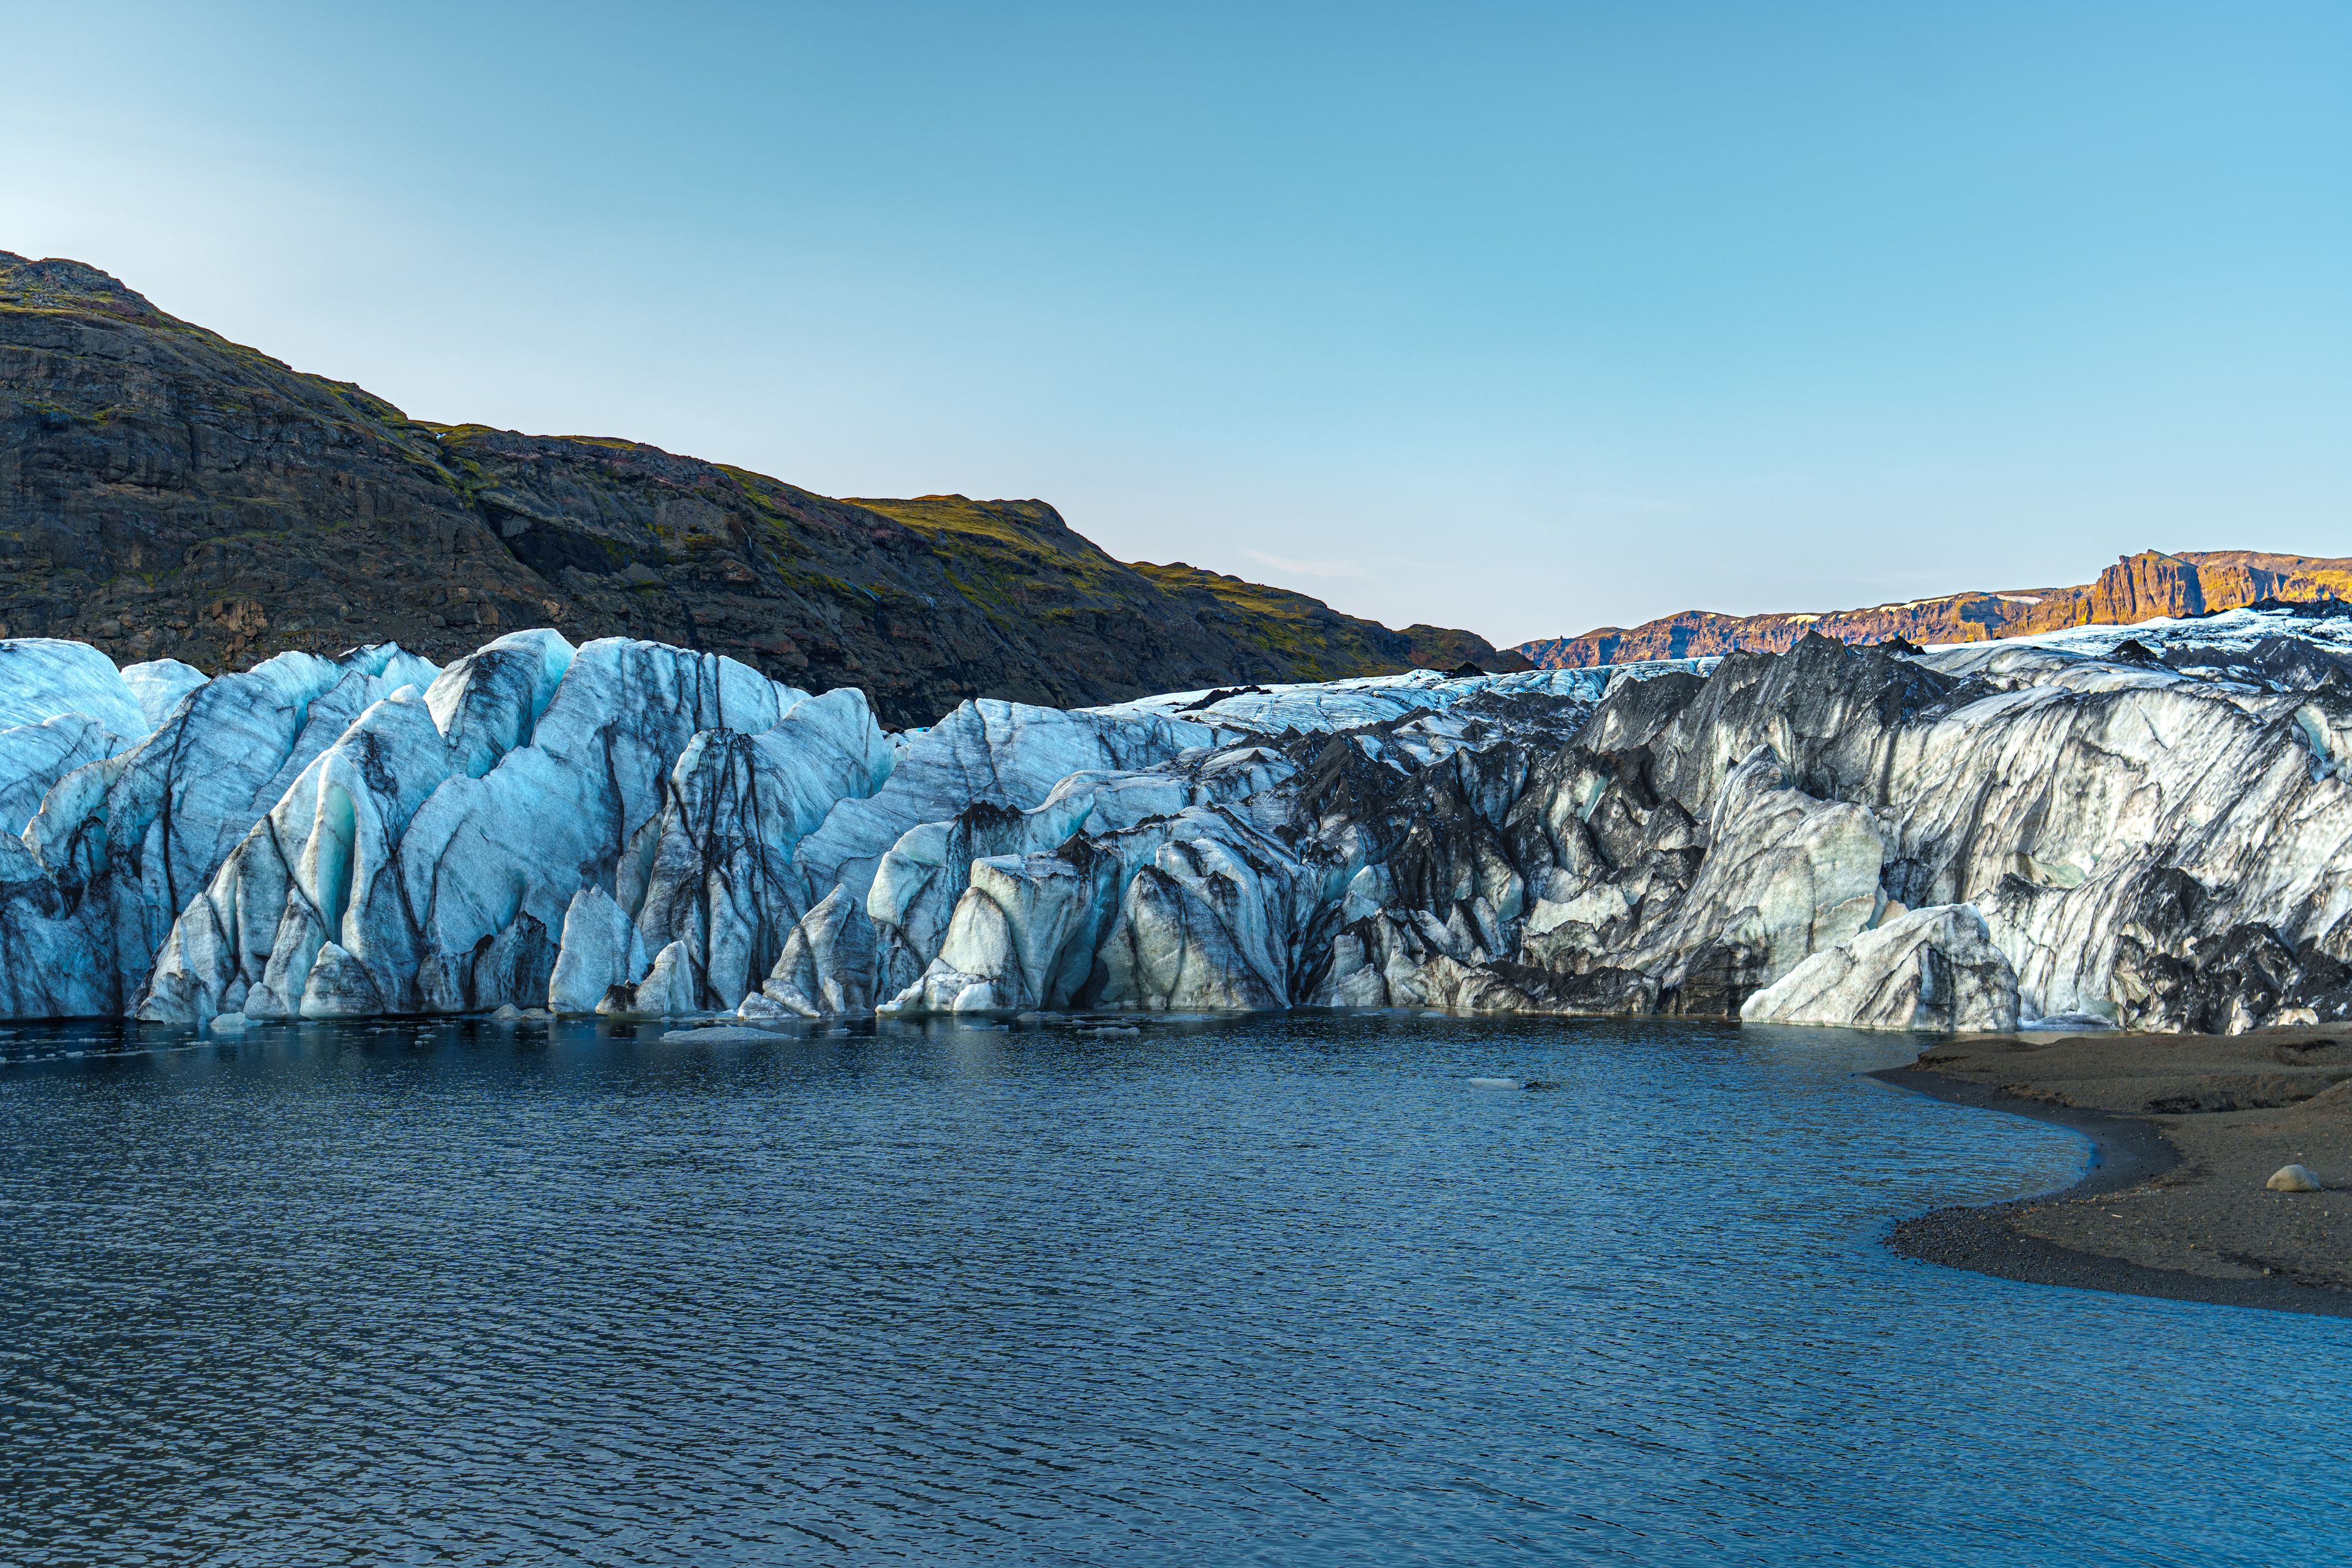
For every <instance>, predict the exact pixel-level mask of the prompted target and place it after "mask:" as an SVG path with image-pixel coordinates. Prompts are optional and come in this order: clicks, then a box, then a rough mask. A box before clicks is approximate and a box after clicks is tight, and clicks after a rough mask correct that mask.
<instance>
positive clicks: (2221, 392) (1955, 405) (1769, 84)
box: [0, 5, 2352, 646]
mask: <svg viewBox="0 0 2352 1568" xmlns="http://www.w3.org/2000/svg"><path fill="white" fill-rule="evenodd" d="M5 17H6V21H7V26H8V28H9V31H10V35H11V37H12V38H14V39H15V40H16V42H17V44H18V46H19V54H20V58H24V59H26V60H31V61H38V60H49V61H52V62H55V65H56V68H50V69H45V70H41V71H38V72H34V73H30V74H29V75H27V76H25V77H21V78H20V79H17V80H16V81H15V82H13V83H12V86H11V89H10V91H9V93H8V95H7V96H6V98H5V100H0V128H5V131H6V132H7V134H8V135H9V137H10V139H11V144H12V145H14V146H16V148H17V149H18V152H17V154H16V157H15V158H14V159H13V160H12V168H11V170H10V173H9V174H8V175H7V176H6V178H5V180H0V248H5V249H8V250H14V251H17V252H20V253H23V254H26V255H29V256H36V257H38V256H63V257H70V258H74V259H77V260H80V261H84V262H87V263H89V264H90V265H92V266H95V267H98V268H102V269H104V270H106V271H108V272H110V273H112V274H114V275H115V276H117V277H119V278H121V279H123V281H124V282H125V283H126V284H128V285H129V286H130V287H131V288H133V289H138V290H139V291H140V292H142V294H145V295H146V296H148V297H149V298H150V299H152V300H154V301H155V302H156V304H157V305H158V306H159V307H161V308H162V309H163V310H169V311H171V312H172V313H173V314H174V315H178V316H181V317H184V318H185V319H187V320H190V321H196V322H199V323H201V324H203V325H205V326H206V327H209V328H212V329H214V330H215V331H220V332H222V333H224V334H225V335H226V336H228V337H230V338H233V339H236V340H237V341H239V342H247V343H250V344H252V345H254V346H255V347H257V348H259V349H261V350H263V351H265V352H267V353H271V354H273V355H275V356H277V357H278V358H280V359H283V360H285V361H287V362H288V363H291V364H293V365H295V366H296V367H297V368H299V369H302V370H305V371H310V372H313V373H316V374H323V375H329V376H332V377H334V378H336V379H339V380H347V381H355V382H357V383H359V384H362V385H364V386H366V387H367V388H369V389H370V390H371V391H373V392H374V393H377V394H379V395H383V396H384V397H387V398H389V399H390V400H391V401H393V402H394V403H395V404H398V405H401V406H402V407H404V409H406V410H407V411H408V412H409V413H411V414H413V415H415V416H418V417H422V418H428V419H434V420H441V421H450V422H472V423H482V424H489V425H496V426H508V427H512V428H518V429H523V430H530V431H534V432H541V433H550V434H594V435H609V436H621V437H628V438H630V439H634V440H640V441H646V442H649V443H651V444H653V445H656V446H659V447H666V448H668V449H671V450H674V451H678V452H683V453H688V454H691V455H693V456H695V457H698V458H709V459H712V460H717V461H723V462H728V463H732V464H736V465H739V466H741V467H745V468H754V469H758V470H760V471H762V472H766V473H771V474H773V475H775V476H777V477H778V478H781V479H786V480H789V481H790V482H792V483H793V484H797V485H802V486H805V487H806V488H808V489H814V490H818V491H822V492H824V493H827V494H833V495H877V496H878V495H917V494H922V493H946V492H956V493H961V494H965V495H970V496H975V497H982V498H996V497H1019V498H1027V497H1035V498H1038V499H1041V500H1045V501H1048V502H1050V503H1051V504H1053V505H1054V506H1055V508H1056V509H1057V510H1060V511H1061V512H1062V514H1063V515H1064V516H1065V517H1066V519H1068V521H1070V523H1071V525H1072V526H1073V527H1074V528H1076V529H1077V530H1078V531H1081V532H1083V533H1085V534H1087V536H1088V537H1090V538H1092V539H1094V540H1095V541H1096V542H1098V543H1100V544H1101V545H1102V546H1103V547H1104V548H1105V549H1107V550H1108V551H1110V552H1112V553H1113V554H1115V555H1117V556H1118V557H1120V558H1121V559H1126V560H1150V561H1169V560H1179V559H1181V560H1184V561H1189V562H1191V563H1193V564H1195V565H1198V566H1203V567H1208V568H1213V569H1214V570H1217V571H1220V572H1226V573H1231V574H1235V575H1239V576H1244V577H1248V578H1252V579H1255V580H1257V581H1261V582H1268V583H1274V584H1280V585H1282V586H1285V587H1289V588H1293V589H1297V590H1298V591H1300V592H1303V593H1307V594H1312V595H1315V596H1316V597H1318V598H1321V599H1324V600H1326V601H1328V602H1329V603H1330V604H1332V605H1335V606H1336V607H1338V608H1340V609H1342V610H1346V611H1349V612H1350V613H1353V614H1359V615H1365V616H1375V617H1377V618H1379V619H1381V620H1384V621H1386V622H1388V623H1390V624H1391V625H1399V626H1402V625H1405V624H1408V623H1411V622H1415V621H1426V622H1433V623H1437V624H1442V625H1453V626H1467V627H1470V628H1472V629H1474V630H1476V631H1477V632H1479V633H1480V634H1482V635H1484V636H1486V637H1490V638H1491V639H1493V640H1494V641H1495V642H1496V643H1497V644H1498V645H1506V646H1507V645H1509V644H1513V643H1518V642H1522V641H1526V640H1528V639H1530V638H1534V637H1556V636H1563V635H1573V634H1576V633H1580V632H1582V631H1585V630H1588V629H1591V628H1592V627H1595V626H1608V625H1616V626H1633V625H1635V624H1637V623H1639V622H1641V621H1643V620H1644V619H1648V618H1651V617H1653V616H1659V615H1664V614H1670V613H1673V612H1675V611H1678V610H1684V609H1691V608H1705V609H1715V610H1722V611H1726V612H1730V613H1752V612H1759V611H1766V610H1827V609H1842V608H1849V607H1855V606H1861V605H1874V604H1884V603H1895V602H1900V601H1904V600H1909V599H1915V598H1919V597H1923V596H1927V595H1936V594H1942V593H1948V592H1954V591H1958V590H1962V589H1970V588H1985V589H1995V588H1999V587H2001V586H2003V585H2006V584H2041V585H2061V584H2073V583H2081V582H2087V581H2089V580H2090V579H2091V578H2092V577H2094V576H2095V574H2097V573H2098V571H2099V570H2100V569H2101V568H2102V567H2104V566H2105V565H2106V564H2108V563H2111V562H2112V561H2113V560H2114V559H2115V558H2116V556H2117V555H2120V554H2124V553H2127V552H2133V551H2137V550H2140V549H2145V548H2158V549H2166V550H2176V551H2179V550H2219V549H2231V548H2246V549H2261V550H2275V551H2289V552H2305V553H2310V554H2320V555H2337V554H2352V540H2347V529H2346V522H2347V517H2348V516H2352V507H2347V502H2352V441H2347V439H2345V435H2346V426H2347V416H2352V299H2347V291H2346V290H2345V289H2344V288H2343V281H2344V279H2346V278H2347V277H2352V199H2347V198H2352V12H2346V11H2344V10H2342V9H2341V8H2336V7H2328V6H2321V5H2308V6H2299V5H2279V6H2271V7H2264V8H2263V10H2262V11H2261V12H2260V13H2259V14H2252V13H2248V12H2246V11H2244V10H2242V9H2239V8H2225V7H2222V6H2220V5H2173V6H2166V7H2161V8H2153V9H2151V8H2134V7H2126V6H2121V5H2115V6H2107V5H2077V6H2069V7H2065V8H2063V11H2052V10H2051V9H2049V8H2037V7H2029V6H2001V5H1995V6H1985V7H1978V8H1974V9H1971V10H1970V11H1969V13H1968V14H1967V15H1965V16H1949V17H1935V16H1914V15H1910V14H1902V13H1893V12H1886V11H1884V10H1881V9H1877V8H1873V7H1867V6H1860V5H1806V6H1801V7H1795V8H1784V9H1776V10H1774V11H1771V12H1769V13H1766V12H1761V11H1757V10H1753V9H1749V8H1744V7H1737V6H1714V5H1675V6H1668V7H1658V8H1651V9H1646V10H1643V11H1640V12H1628V11H1621V10H1618V9H1616V8H1611V7H1589V6H1571V7H1566V8H1552V7H1545V8H1534V7H1518V6H1508V5H1500V6H1490V7H1483V8H1479V9H1475V10H1467V11H1446V12H1443V13H1440V12H1423V11H1414V10H1403V9H1394V8H1384V7H1373V8H1364V7H1352V8H1347V9H1339V8H1319V7H1298V8H1289V9H1286V10H1284V11H1283V12H1281V13H1280V14H1279V15H1274V16H1269V15H1265V14H1262V13H1260V12H1257V11H1255V10H1250V9H1245V8H1232V9H1224V8H1208V7H1186V8H1185V9H1184V10H1183V11H1181V13H1178V12H1150V11H1144V10H1127V11H1119V12H1107V11H1097V10H1093V9H1087V8H1081V7H1063V6H1052V5H1039V6H1015V7H1003V8H993V9H992V10H990V11H989V12H988V13H986V14H984V15H982V14H979V13H973V12H968V11H964V10H961V9H958V8H951V7H927V6H915V5H900V6H888V5H881V6H872V7H862V8H859V9H858V10H856V12H854V13H850V12H837V11H835V12H827V11H820V10H815V9H805V8H797V7H782V8H774V7H756V8H755V7H740V8H739V7H726V6H704V7H691V8H685V9H680V10H676V11H668V12H665V13H663V14H662V16H660V17H659V18H658V19H655V20H646V19H644V18H640V17H636V16H631V15H630V14H628V13H626V12H623V11H618V10H611V11H606V10H598V9H593V8H591V9H585V10H583V9H577V8H566V9H565V10H562V11H554V10H546V11H540V12H533V11H531V10H530V9H528V8H509V9H501V10H499V11H496V12H494V13H479V12H476V11H471V10H460V9H457V8H454V7H446V8H436V7H431V6H427V7H421V8H412V9H411V10H408V11H405V12H404V13H401V14H400V16H398V17H397V18H393V17H391V16H389V15H388V14H387V15H384V16H363V15H344V14H322V13H318V12H314V11H310V10H304V9H300V8H296V7H290V6H289V7H278V6H269V5H236V6H230V7H224V8H218V9H215V11H213V12H212V13H210V14H208V15H206V16H195V15H194V14H184V13H181V12H179V11H175V10H173V9H171V8H165V7H155V6H147V5H128V6H124V7H120V8H117V9H116V10H115V11H112V12H110V13H109V15H108V25H107V26H106V27H105V28H104V29H103V33H102V37H99V36H97V35H93V34H92V32H91V28H90V26H89V21H88V19H87V18H79V17H76V16H71V15H68V14H66V13H60V12H56V11H53V10H48V9H42V8H35V7H31V6H21V5H7V6H5ZM94 40H95V41H99V42H102V44H103V48H104V53H103V56H102V58H103V60H104V64H105V68H104V69H103V70H93V69H89V68H73V67H74V62H76V61H79V60H83V59H85V58H88V57H89V51H90V49H91V47H92V46H93V42H94Z"/></svg>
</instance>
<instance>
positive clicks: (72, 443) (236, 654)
mask: <svg viewBox="0 0 2352 1568" xmlns="http://www.w3.org/2000/svg"><path fill="white" fill-rule="evenodd" d="M549 625H552V626H559V627H561V628H562V631H563V632H564V634H565V635H566V637H569V638H571V639H572V640H573V641H575V642H585V641H588V640H591V639H596V638H602V637H631V638H640V639H648V640H660V641H666V642H670V643H676V644H680V645H683V646H684V647H687V648H688V649H689V650H691V651H695V652H708V653H719V654H724V655H726V656H728V657H730V658H734V659H736V660H737V661H738V662H740V663H742V664H744V665H747V666H750V667H751V668H754V669H756V670H758V671H760V672H761V674H763V675H766V676H768V677H770V678H772V679H777V680H782V681H787V682H790V683H792V684H793V685H795V686H802V687H814V688H818V689H823V688H827V687H840V686H855V687H857V688H858V689H861V690H863V691H865V692H866V698H867V701H868V703H869V705H870V706H871V707H872V708H873V709H874V710H875V712H876V714H877V717H879V718H880V719H882V720H883V721H887V722H888V723H891V724H924V723H929V722H930V721H933V720H935V719H937V718H938V717H939V716H940V715H941V714H943V713H945V712H947V711H948V710H950V709H952V708H953V707H954V706H955V705H956V703H957V702H958V701H960V700H963V699H965V698H972V697H994V698H1003V699H1011V700H1019V701H1023V702H1029V703H1044V704H1055V705H1077V704H1084V703H1094V702H1107V701H1113V700H1120V699H1124V698H1129V697H1134V696H1137V695H1139V694H1142V693H1146V692H1151V691H1164V690H1169V689H1174V688H1178V687H1185V686H1193V687H1202V686H1208V685H1210V684H1213V683H1214V682H1218V681H1228V682H1231V681H1242V682H1247V681H1276V680H1301V679H1331V678H1335V677H1342V676H1356V675H1370V674H1377V673H1382V672H1391V671H1401V670H1403V669H1406V668H1412V667H1413V666H1415V665H1416V664H1435V665H1437V666H1438V667H1439V668H1454V666H1455V665H1457V664H1459V663H1461V662H1463V661H1464V660H1468V661H1471V662H1474V663H1476V664H1477V665H1479V667H1480V668H1487V669H1510V668H1527V664H1526V661H1525V660H1524V659H1521V658H1518V657H1517V656H1516V655H1502V654H1498V653H1496V650H1495V649H1494V648H1493V647H1490V646H1489V645H1488V644H1486V642H1485V641H1484V640H1482V639H1480V638H1478V637H1475V636H1474V635H1472V634H1470V633H1468V632H1456V631H1448V630H1444V629H1443V628H1437V627H1430V626H1414V627H1411V628H1408V629H1407V630H1405V631H1402V632H1400V631H1393V630H1391V629H1390V628H1389V627H1387V626H1381V625H1379V624H1378V623H1376V622H1371V621H1365V620H1360V619H1358V618H1356V617H1353V616H1343V615H1340V614H1339V612H1337V611H1335V610H1333V609H1331V608H1330V607H1329V606H1328V605H1323V604H1321V603H1320V602H1318V601H1317V600H1314V599H1309V598H1307V597H1306V596H1304V595H1297V594H1286V593H1284V592H1283V591H1281V590H1278V589H1271V588H1264V587H1260V586H1258V585H1255V584H1245V583H1242V582H1240V581H1239V580H1238V579H1234V578H1226V577H1219V576H1217V575H1216V574H1207V573H1197V572H1194V571H1193V570H1192V568H1189V567H1181V566H1176V567H1138V566H1131V565H1129V564H1127V563H1121V562H1118V561H1115V560H1113V559H1112V558H1111V557H1109V556H1108V555H1107V554H1105V553H1104V552H1102V551H1101V550H1099V549H1097V547H1096V546H1095V545H1094V544H1093V543H1092V542H1090V541H1088V540H1087V539H1086V538H1084V537H1083V536H1081V535H1079V534H1078V533H1076V531H1073V530H1072V529H1071V528H1070V527H1069V526H1068V525H1067V524H1066V523H1065V522H1064V521H1062V518H1061V517H1060V515H1059V514H1058V513H1056V512H1055V510H1054V509H1053V508H1052V507H1050V506H1047V505H1045V504H1044V503H1043V502H1041V501H1034V500H1013V501H972V500H966V499H965V498H963V497H961V496H926V497H922V498H919V499H917V500H870V501H843V500H831V499H829V498H826V497H824V496H819V495H814V494H812V493H810V492H809V491H807V490H803V489H798V488H796V487H794V486H792V485H789V484H785V483H782V481H780V480H776V479H769V478H767V477H765V476H763V475H760V474H755V473H751V472H748V471H746V470H744V469H741V468H729V467H726V466H723V465H720V464H716V463H708V462H701V461H698V460H697V459H695V458H684V457H678V456H676V455H674V454H671V453H668V452H664V451H661V450H659V449H657V448H656V447H647V446H643V445H640V444H638V443H635V442H631V441H621V440H611V439H604V438H589V437H544V436H524V435H518V434H516V433H515V432H512V431H507V430H494V429H488V428H486V427H484V426H476V425H435V424H431V423H428V422H425V421H423V420H415V419H411V418H409V417H408V416H405V415H404V414H403V413H402V412H401V411H400V410H399V409H397V408H394V407H393V406H392V405H390V404H387V403H385V402H384V401H383V399H381V398H378V397H374V396H372V395H369V394H368V393H367V392H365V391H363V390H362V389H361V388H359V387H356V386H353V385H351V384H348V383H342V382H333V381H328V380H325V379H323V378H321V377H319V376H314V375H306V374H300V373H299V372H296V371H294V370H291V369H289V367H287V366H286V365H284V364H281V363H278V361H276V360H273V359H270V358H269V357H268V356H267V355H265V354H262V353H257V352H255V351H254V350H252V349H248V348H245V347H242V346H240V345H238V344H236V343H232V342H227V341H226V340H224V339H222V338H220V337H218V336H215V334H213V333H211V332H208V331H205V330H204V329H202V328H201V327H196V326H194V325H191V324H190V323H188V322H185V321H178V320H176V319H174V318H173V317H172V316H169V315H167V314H165V313H164V312H163V311H162V310H157V309H156V308H155V307H154V306H153V305H152V304H150V303H149V302H148V301H147V300H144V299H142V297H140V296H139V295H138V294H136V293H134V292H132V291H131V289H127V288H125V287H123V285H122V284H121V283H120V282H117V281H116V280H115V279H112V278H110V277H108V276H107V275H106V274H105V273H103V272H100V271H99V270H97V269H96V268H91V267H87V266H84V265H82V264H81V263H79V262H75V261H61V260H52V261H28V260H26V258H22V257H18V256H12V255H9V254H7V253H5V252H0V637H9V636H14V637H18V638H25V637H56V638H64V637H73V638H78V639H80V640H82V641H85V642H88V643H90V644H93V645H95V646H96V647H99V648H101V649H103V650H104V651H105V652H106V653H107V654H109V655H111V656H113V657H114V658H123V659H134V660H146V661H150V662H151V666H159V665H160V664H161V663H162V662H165V661H175V660H176V661H185V662H184V664H180V665H178V666H177V668H180V669H188V668H189V667H191V666H200V667H202V668H203V669H204V670H210V671H215V672H217V671H219V670H223V669H233V668H241V667H245V666H247V665H250V664H253V663H255V662H257V661H259V660H261V659H263V658H266V657H268V656H269V655H272V654H276V653H279V652H283V651H289V650H294V651H301V652H307V653H311V654H320V655H324V654H327V653H329V652H331V650H333V649H336V648H340V647H345V646H347V645H349V644H350V643H352V642H353V641H355V640H358V639H359V638H361V637H369V638H373V639H377V640H390V641H397V642H398V643H400V644H401V645H402V646H403V647H405V648H407V649H408V650H410V651H411V652H412V653H415V654H419V655H421V656H424V657H426V658H431V659H433V660H435V661H436V662H446V661H449V660H452V659H455V658H459V657H461V656H462V655H464V654H466V653H468V652H470V651H472V650H473V649H474V648H475V647H478V645H480V644H481V643H483V642H484V641H487V640H489V639H491V638H494V637H498V636H499V634H500V633H501V632H503V631H508V630H512V629H515V628H518V627H525V626H549ZM174 679H179V678H176V677H175V678H174ZM149 689H151V690H152V692H153V694H154V700H157V701H159V702H160V701H162V700H163V699H164V697H165V696H166V695H176V694H177V692H175V691H174V690H173V684H172V681H171V680H163V681H162V683H161V684H156V683H155V682H153V681H151V682H150V683H149ZM183 689H184V688H183ZM142 700H146V699H144V698H142ZM93 717H97V718H99V719H100V721H101V722H109V721H108V720H107V718H106V716H105V715H93ZM161 718H162V715H161V714H160V713H158V714H157V715H156V716H155V717H153V718H152V719H151V721H150V722H149V726H148V727H150V728H152V726H153V724H154V723H157V722H160V721H161ZM0 722H14V720H13V719H11V718H9V717H8V716H7V715H5V714H0ZM116 732H117V733H127V732H128V731H123V730H121V728H120V727H119V726H118V727H117V730H116Z"/></svg>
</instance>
